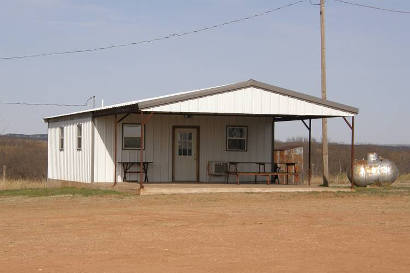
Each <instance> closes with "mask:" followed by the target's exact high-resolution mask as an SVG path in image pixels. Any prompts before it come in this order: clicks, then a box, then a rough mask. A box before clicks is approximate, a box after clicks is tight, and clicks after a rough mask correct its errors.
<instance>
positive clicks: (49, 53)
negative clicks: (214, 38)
mask: <svg viewBox="0 0 410 273" xmlns="http://www.w3.org/2000/svg"><path fill="white" fill-rule="evenodd" d="M302 2H304V0H299V1H296V2H292V3H289V4H287V5H283V6H280V7H278V8H274V9H269V10H266V11H263V12H260V13H256V14H253V15H249V16H246V17H241V18H238V19H234V20H231V21H226V22H224V23H220V24H216V25H212V26H207V27H202V28H198V29H194V30H191V31H187V32H180V33H171V34H168V35H165V36H160V37H157V38H154V39H151V40H142V41H138V42H131V43H126V44H113V45H110V46H103V47H96V48H88V49H78V50H68V51H54V52H48V53H47V52H46V53H39V54H32V55H20V56H10V57H0V60H16V59H27V58H35V57H46V56H52V55H65V54H75V53H91V52H95V51H101V50H107V49H113V48H118V47H128V46H137V45H141V44H149V43H153V42H156V41H161V40H166V39H170V38H176V37H182V36H187V35H192V34H195V33H199V32H203V31H208V30H212V29H216V28H220V27H224V26H226V25H230V24H235V23H239V22H242V21H247V20H250V19H254V18H256V17H260V16H266V15H268V14H270V13H273V12H275V11H278V10H281V9H284V8H288V7H291V6H294V5H297V4H299V3H302Z"/></svg>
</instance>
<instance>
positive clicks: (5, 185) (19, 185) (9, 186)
mask: <svg viewBox="0 0 410 273" xmlns="http://www.w3.org/2000/svg"><path fill="white" fill-rule="evenodd" d="M46 187H47V184H46V180H24V179H17V180H6V181H0V190H17V189H38V188H46Z"/></svg>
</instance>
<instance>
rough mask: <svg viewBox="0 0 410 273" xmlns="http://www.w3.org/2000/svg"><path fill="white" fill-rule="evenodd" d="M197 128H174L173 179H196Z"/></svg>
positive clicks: (193, 180)
mask: <svg viewBox="0 0 410 273" xmlns="http://www.w3.org/2000/svg"><path fill="white" fill-rule="evenodd" d="M197 135H198V129H197V128H175V135H174V181H190V182H195V181H197V167H198V164H197V160H198V151H197Z"/></svg>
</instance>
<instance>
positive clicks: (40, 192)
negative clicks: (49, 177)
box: [0, 187, 130, 197]
mask: <svg viewBox="0 0 410 273" xmlns="http://www.w3.org/2000/svg"><path fill="white" fill-rule="evenodd" d="M57 195H71V196H127V195H130V194H129V193H123V192H118V191H113V190H102V189H90V188H75V187H63V188H48V189H47V188H37V189H36V188H33V189H15V190H2V191H0V197H10V196H27V197H41V196H57Z"/></svg>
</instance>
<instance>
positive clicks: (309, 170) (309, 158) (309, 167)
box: [302, 119, 312, 187]
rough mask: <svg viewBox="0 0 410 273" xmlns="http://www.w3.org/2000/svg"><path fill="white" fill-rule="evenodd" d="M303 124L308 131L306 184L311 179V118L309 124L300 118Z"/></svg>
mask: <svg viewBox="0 0 410 273" xmlns="http://www.w3.org/2000/svg"><path fill="white" fill-rule="evenodd" d="M302 122H303V124H304V125H305V127H306V128H307V129H308V131H309V154H308V165H309V166H308V185H309V187H310V182H311V180H312V119H309V125H307V124H306V122H305V121H304V120H303V119H302Z"/></svg>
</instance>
